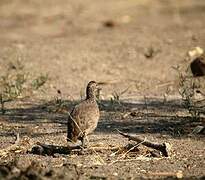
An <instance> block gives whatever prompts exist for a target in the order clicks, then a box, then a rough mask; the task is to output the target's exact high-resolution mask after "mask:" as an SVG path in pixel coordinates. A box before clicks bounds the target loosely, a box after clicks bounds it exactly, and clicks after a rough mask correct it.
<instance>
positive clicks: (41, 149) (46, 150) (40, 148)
mask: <svg viewBox="0 0 205 180" xmlns="http://www.w3.org/2000/svg"><path fill="white" fill-rule="evenodd" d="M74 149H81V147H80V146H70V147H68V146H56V145H50V144H41V143H37V145H35V146H33V147H32V150H31V151H30V153H32V154H38V155H50V156H52V155H54V154H70V153H71V151H72V150H74Z"/></svg>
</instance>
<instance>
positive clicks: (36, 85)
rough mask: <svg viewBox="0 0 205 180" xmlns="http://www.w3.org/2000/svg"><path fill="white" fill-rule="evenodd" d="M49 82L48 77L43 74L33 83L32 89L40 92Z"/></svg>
mask: <svg viewBox="0 0 205 180" xmlns="http://www.w3.org/2000/svg"><path fill="white" fill-rule="evenodd" d="M47 80H48V75H47V74H46V75H43V74H41V75H40V76H38V77H37V78H36V79H34V80H33V81H32V87H33V89H35V90H38V89H39V88H40V87H42V86H43V85H44V84H45V83H46V82H47Z"/></svg>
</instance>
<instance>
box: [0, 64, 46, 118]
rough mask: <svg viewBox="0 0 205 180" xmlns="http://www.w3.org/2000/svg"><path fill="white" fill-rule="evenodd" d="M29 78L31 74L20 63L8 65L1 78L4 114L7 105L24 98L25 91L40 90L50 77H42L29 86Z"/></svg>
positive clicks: (0, 90) (0, 94) (1, 100)
mask: <svg viewBox="0 0 205 180" xmlns="http://www.w3.org/2000/svg"><path fill="white" fill-rule="evenodd" d="M28 77H29V73H26V72H25V71H24V66H23V65H22V64H21V63H20V62H19V61H17V62H16V63H11V62H10V63H9V64H8V68H7V70H6V72H5V74H4V75H2V76H0V104H1V113H2V114H4V113H5V112H6V110H5V103H7V102H10V101H14V100H16V99H18V98H22V97H24V92H25V91H29V92H32V91H30V90H37V89H39V88H40V87H41V86H43V85H44V84H45V83H46V81H47V79H48V75H40V76H39V77H37V78H36V79H34V80H33V81H32V83H31V84H29V81H28Z"/></svg>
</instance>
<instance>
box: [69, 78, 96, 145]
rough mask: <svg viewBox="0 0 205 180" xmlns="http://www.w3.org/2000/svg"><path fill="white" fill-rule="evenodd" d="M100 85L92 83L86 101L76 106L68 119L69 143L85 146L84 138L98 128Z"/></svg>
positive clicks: (87, 90)
mask: <svg viewBox="0 0 205 180" xmlns="http://www.w3.org/2000/svg"><path fill="white" fill-rule="evenodd" d="M97 90H98V84H97V83H96V82H95V81H90V82H89V83H88V85H87V89H86V99H85V100H83V101H82V102H81V103H79V104H78V105H76V106H75V107H74V108H73V110H72V112H71V113H70V115H69V117H68V129H67V141H68V142H73V143H76V142H77V140H80V141H81V142H82V146H84V138H85V136H86V135H88V134H90V133H92V132H93V131H94V130H95V128H96V127H97V124H98V120H99V117H100V112H99V108H98V105H97V102H96V91H97Z"/></svg>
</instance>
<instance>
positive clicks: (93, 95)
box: [86, 88, 96, 101]
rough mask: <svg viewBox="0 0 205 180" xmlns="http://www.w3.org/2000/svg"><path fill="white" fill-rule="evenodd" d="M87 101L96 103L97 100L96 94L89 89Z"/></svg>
mask: <svg viewBox="0 0 205 180" xmlns="http://www.w3.org/2000/svg"><path fill="white" fill-rule="evenodd" d="M86 99H89V100H92V101H95V99H96V97H95V93H94V92H93V91H92V90H91V89H89V88H88V89H87V90H86Z"/></svg>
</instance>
